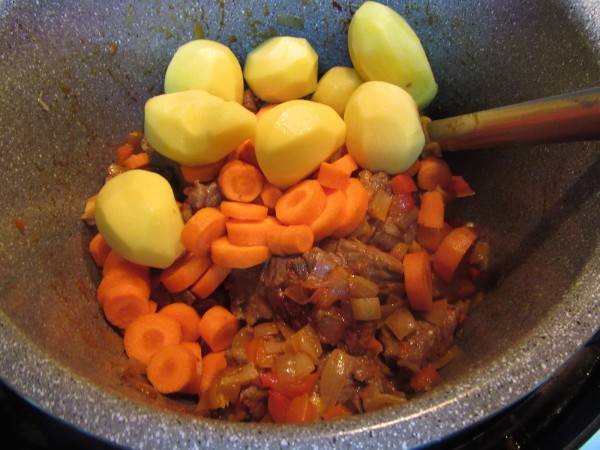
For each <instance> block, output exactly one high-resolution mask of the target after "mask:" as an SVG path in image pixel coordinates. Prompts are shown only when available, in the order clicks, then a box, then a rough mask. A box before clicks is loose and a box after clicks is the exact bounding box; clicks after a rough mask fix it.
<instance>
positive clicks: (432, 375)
mask: <svg viewBox="0 0 600 450" xmlns="http://www.w3.org/2000/svg"><path fill="white" fill-rule="evenodd" d="M438 379H439V374H438V372H437V370H435V368H434V367H433V366H432V365H431V364H428V365H426V366H425V367H423V368H422V369H421V370H419V371H418V372H417V373H415V374H414V375H413V376H412V378H411V379H410V387H411V388H412V389H413V390H414V391H415V392H426V391H429V390H430V389H431V388H432V387H433V386H434V385H435V384H436V383H437V381H438Z"/></svg>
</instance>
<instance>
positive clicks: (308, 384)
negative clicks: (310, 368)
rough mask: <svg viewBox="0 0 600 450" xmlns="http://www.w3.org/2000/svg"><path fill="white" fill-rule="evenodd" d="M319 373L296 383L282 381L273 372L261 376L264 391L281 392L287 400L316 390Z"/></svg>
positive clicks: (307, 376)
mask: <svg viewBox="0 0 600 450" xmlns="http://www.w3.org/2000/svg"><path fill="white" fill-rule="evenodd" d="M318 379H319V373H317V372H314V373H311V374H308V375H306V376H305V377H303V378H301V379H299V380H295V381H285V382H284V381H281V380H280V379H279V378H277V376H275V374H274V373H273V372H265V373H261V374H260V383H261V385H262V387H263V388H264V389H270V390H271V391H275V392H279V393H280V394H281V395H283V396H285V397H287V398H293V397H297V396H299V395H302V394H310V393H311V392H313V390H314V389H315V385H316V384H317V380H318Z"/></svg>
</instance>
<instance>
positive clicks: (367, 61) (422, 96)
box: [348, 1, 438, 109]
mask: <svg viewBox="0 0 600 450" xmlns="http://www.w3.org/2000/svg"><path fill="white" fill-rule="evenodd" d="M348 50H349V51H350V58H351V59H352V64H353V65H354V68H355V69H356V71H357V72H358V73H359V74H360V76H361V78H362V79H363V80H365V81H372V80H378V81H387V82H389V83H392V84H395V85H397V86H400V87H401V88H403V89H405V90H406V91H408V92H409V93H410V95H412V96H413V98H414V99H415V101H416V102H417V105H418V107H419V109H423V108H425V107H426V106H427V105H428V104H429V103H430V102H431V100H433V98H434V97H435V95H436V94H437V89H438V87H437V84H436V82H435V79H434V77H433V72H432V71H431V66H430V65H429V61H428V60H427V55H426V54H425V51H424V50H423V46H422V45H421V41H420V40H419V37H418V36H417V35H416V34H415V32H414V31H413V29H412V28H411V27H410V25H409V24H408V23H406V21H405V20H404V19H403V18H402V16H400V15H399V14H398V13H397V12H395V11H394V10H393V9H391V8H389V7H387V6H385V5H382V4H380V3H376V2H371V1H369V2H365V3H363V4H362V6H361V7H360V8H358V10H357V11H356V12H355V13H354V16H353V17H352V21H351V22H350V28H349V29H348Z"/></svg>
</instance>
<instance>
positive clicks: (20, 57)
mask: <svg viewBox="0 0 600 450" xmlns="http://www.w3.org/2000/svg"><path fill="white" fill-rule="evenodd" d="M361 3H362V2H360V1H353V0H350V1H342V0H336V1H318V0H288V1H266V0H248V1H240V0H232V1H227V2H225V1H222V0H221V1H197V2H196V1H186V0H183V1H175V0H173V1H170V2H164V1H160V0H157V1H139V2H135V1H124V2H123V1H116V0H114V1H111V0H102V1H97V0H81V1H77V2H70V1H66V0H59V1H43V0H41V1H38V2H21V1H16V0H14V1H2V2H0V73H2V81H3V82H2V83H1V85H0V91H1V95H0V124H1V126H0V130H1V135H2V140H1V142H0V146H1V147H0V177H1V179H2V190H1V191H0V211H2V218H1V219H0V222H1V226H0V349H1V353H0V376H1V378H2V380H4V381H5V382H6V383H7V384H8V385H9V386H10V387H11V388H12V389H14V390H15V391H17V392H18V393H20V394H21V395H22V396H24V397H25V398H27V399H29V400H30V401H31V402H33V403H34V404H36V405H39V407H40V408H42V409H43V410H45V411H46V412H48V413H49V414H51V415H53V416H55V417H58V418H59V419H62V420H64V421H66V422H67V423H70V424H72V425H74V426H75V427H77V428H79V429H80V430H83V431H85V432H88V433H91V434H93V435H95V436H98V437H100V438H103V439H106V440H108V441H110V442H113V443H117V444H120V445H123V446H131V447H140V448H151V447H152V448H155V447H161V446H162V447H165V448H176V447H186V448H200V447H208V448H215V447H219V446H228V447H232V448H235V447H245V448H246V447H247V448H270V447H285V446H294V447H297V446H305V447H309V446H322V447H338V446H345V445H356V446H361V447H363V448H369V447H394V448H395V447H398V446H405V447H408V446H414V445H418V444H423V443H427V442H432V441H435V440H439V439H441V438H444V437H445V436H448V435H449V434H451V433H453V432H456V431H458V430H460V429H463V428H465V427H468V426H470V425H472V424H474V423H477V422H478V421H480V420H483V419H484V418H488V417H491V416H493V415H494V414H496V413H498V412H499V411H501V410H502V409H503V408H505V407H507V406H508V405H510V404H512V403H514V402H515V401H517V400H518V399H520V398H523V397H524V396H525V395H527V394H528V393H529V392H531V391H532V390H533V389H535V388H536V387H537V386H539V385H540V384H541V383H543V382H544V381H545V380H547V379H548V378H549V377H551V376H552V374H553V373H555V372H556V371H557V370H559V369H560V367H561V366H562V365H563V364H565V362H566V361H568V360H569V358H570V356H571V355H573V354H574V353H575V352H576V351H577V350H578V349H579V348H580V347H581V346H582V345H584V344H585V343H586V341H587V340H588V339H589V338H590V337H591V336H592V335H593V334H594V332H595V331H596V329H597V328H598V325H599V323H600V214H599V213H598V211H599V210H600V176H599V175H600V145H599V144H598V143H595V142H587V143H569V144H555V145H545V146H528V147H522V148H499V149H490V150H484V151H470V152H462V153H457V154H450V155H448V160H449V163H450V165H451V167H452V169H453V171H454V172H456V173H459V174H462V175H464V176H465V178H466V179H467V180H469V182H470V183H471V185H472V187H473V188H474V190H475V191H476V192H477V195H476V196H474V197H470V198H467V199H464V200H461V201H460V204H459V205H458V208H459V210H458V212H459V213H460V214H461V215H462V216H463V217H465V218H467V219H468V220H472V221H474V222H476V223H478V224H479V225H480V227H481V229H482V230H483V234H484V237H485V239H486V240H488V241H489V242H490V244H491V248H492V257H491V265H490V271H489V274H488V279H487V284H486V296H485V299H484V301H483V304H482V305H481V306H480V307H479V308H478V309H477V310H476V311H475V312H474V313H473V314H471V315H470V317H469V318H468V320H467V322H466V323H465V325H464V327H463V328H462V330H461V331H460V333H459V335H458V345H459V347H460V349H461V352H460V354H459V356H458V357H457V358H456V360H455V361H454V362H453V363H452V364H451V365H450V366H448V367H447V368H445V369H444V370H443V371H442V376H443V379H444V383H443V384H441V385H440V386H438V387H436V388H435V389H434V390H432V391H431V392H430V393H428V394H426V395H422V396H421V397H419V398H416V399H414V400H412V401H410V402H408V403H406V404H404V405H401V406H398V407H393V408H388V409H384V410H381V411H378V412H375V413H369V414H364V415H361V416H356V417H351V418H347V419H342V420H338V421H333V422H329V423H318V424H312V425H310V426H272V425H264V424H232V423H224V422H218V421H213V420H207V419H202V418H198V417H194V416H192V415H187V414H182V413H179V412H177V411H173V409H174V402H170V401H163V402H160V401H157V400H156V399H153V398H151V397H149V396H147V395H146V394H144V393H143V392H140V391H139V390H136V389H135V388H134V387H132V386H131V385H130V384H128V383H126V382H124V381H123V377H122V376H121V375H122V369H123V367H124V366H125V365H126V357H125V356H124V354H123V348H122V343H121V338H120V337H119V336H118V335H117V333H116V332H115V331H114V330H113V329H111V328H110V327H109V326H108V325H107V324H106V323H105V321H104V319H103V317H102V314H101V311H100V309H99V307H98V304H97V302H96V300H95V285H96V283H97V282H98V281H99V271H98V269H97V268H96V267H95V265H94V264H93V262H92V260H91V258H90V257H89V256H88V253H87V245H88V242H89V239H90V237H91V234H92V230H90V229H88V228H87V227H86V225H85V224H83V223H82V222H81V220H80V215H81V212H82V209H83V206H84V204H85V200H86V198H87V197H89V196H91V195H93V194H94V193H96V192H97V191H98V189H99V188H100V186H101V183H102V181H103V177H104V170H105V168H106V167H107V165H108V163H109V161H110V160H111V158H112V152H113V149H114V147H115V145H116V144H117V143H120V142H122V141H123V140H124V138H125V137H126V135H127V133H128V132H129V131H131V130H134V129H139V128H140V127H141V125H142V123H143V122H142V119H143V117H142V114H143V105H144V102H145V101H146V100H147V99H148V98H149V97H150V96H152V95H156V94H159V93H160V92H161V87H162V81H163V77H164V72H165V69H166V66H167V64H168V62H169V59H170V57H171V55H172V54H173V52H174V51H175V49H176V48H177V47H178V46H179V45H181V44H182V43H184V42H186V41H188V40H190V39H192V38H194V37H202V36H204V37H206V38H210V39H215V40H218V41H221V42H223V43H227V44H229V45H230V46H231V48H232V49H233V51H234V52H235V53H236V54H237V56H238V57H239V58H240V61H242V62H243V60H244V57H245V55H246V53H247V52H248V51H249V50H250V49H251V48H253V47H254V46H256V45H257V44H258V43H260V42H261V41H262V40H264V39H265V38H267V37H270V36H272V35H277V34H284V35H294V36H303V37H306V38H308V39H309V41H310V42H311V43H312V44H313V46H314V47H315V49H316V50H317V52H318V54H319V55H320V61H319V70H320V72H321V73H323V72H324V71H325V70H326V69H328V68H329V67H331V66H333V65H349V57H348V53H347V50H346V30H347V27H348V24H349V21H350V18H351V14H352V12H353V11H355V10H356V9H357V8H358V7H359V5H360V4H361ZM384 3H386V4H389V5H390V6H392V7H393V8H394V9H395V10H397V11H398V12H399V13H401V14H402V15H403V16H404V17H405V18H406V19H407V20H408V22H409V23H410V24H411V25H412V26H413V27H414V28H415V30H416V32H417V34H418V35H419V36H420V37H421V40H422V42H423V45H424V47H425V49H426V51H427V53H428V55H429V58H430V61H431V65H432V68H433V71H434V73H435V75H436V78H437V82H438V84H439V88H440V89H439V95H438V96H437V98H436V99H435V101H434V102H433V104H432V105H431V106H430V107H429V109H428V110H427V113H428V114H429V115H430V116H432V117H434V118H438V117H445V116H451V115H455V114H459V113H465V112H470V111H475V110H481V109H486V108H491V107H495V106H501V105H504V104H511V103H517V102H520V101H525V100H529V99H534V98H538V97H545V96H550V95H554V94H560V93H562V92H567V91H574V90H577V89H583V88H587V87H591V86H593V85H597V84H599V83H598V82H599V81H600V65H599V54H600V4H599V3H598V2H597V1H595V0H573V1H567V0H543V1H540V0H502V1H500V0H487V1H480V0H477V1H475V0H455V1H447V0H429V1H417V0H415V1H412V0H411V1H408V0H406V1H389V2H384Z"/></svg>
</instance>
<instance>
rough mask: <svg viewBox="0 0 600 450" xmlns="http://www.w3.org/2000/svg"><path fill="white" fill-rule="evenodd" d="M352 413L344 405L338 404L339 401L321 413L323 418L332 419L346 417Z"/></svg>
mask: <svg viewBox="0 0 600 450" xmlns="http://www.w3.org/2000/svg"><path fill="white" fill-rule="evenodd" d="M351 415H352V411H350V410H349V409H348V408H346V407H345V406H344V405H340V404H339V403H338V404H336V405H333V406H332V407H331V408H329V409H328V410H327V411H325V412H324V413H323V416H322V417H323V419H325V420H334V419H339V418H340V417H348V416H351Z"/></svg>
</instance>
